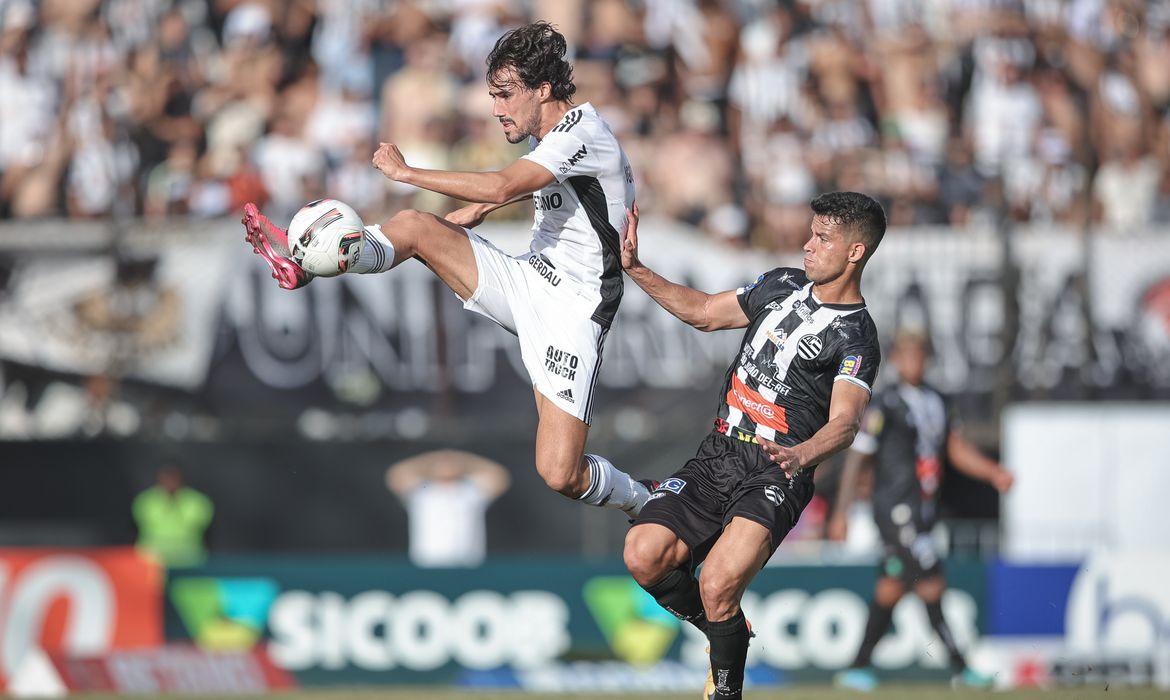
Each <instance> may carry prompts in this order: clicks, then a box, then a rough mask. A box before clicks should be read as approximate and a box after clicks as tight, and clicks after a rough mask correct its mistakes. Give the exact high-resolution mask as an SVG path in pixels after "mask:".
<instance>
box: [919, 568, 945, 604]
mask: <svg viewBox="0 0 1170 700" xmlns="http://www.w3.org/2000/svg"><path fill="white" fill-rule="evenodd" d="M946 589H947V580H946V578H945V577H944V576H943V575H942V572H941V571H936V572H933V573H929V574H923V576H922V577H921V578H919V579H918V580H917V581H915V582H914V594H915V595H917V596H918V597H919V598H920V599H921V600H922V602H923V603H936V602H938V601H940V600H942V595H943V591H945V590H946Z"/></svg>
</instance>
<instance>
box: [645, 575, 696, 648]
mask: <svg viewBox="0 0 1170 700" xmlns="http://www.w3.org/2000/svg"><path fill="white" fill-rule="evenodd" d="M643 588H645V589H646V592H647V593H649V594H650V595H652V596H654V600H657V601H658V604H659V605H661V606H662V607H663V608H664V609H665V610H666V611H667V612H669V613H670V614H671V615H674V616H675V617H677V618H678V619H680V620H682V621H684V622H689V623H691V624H692V625H694V626H695V627H698V628H699V631H701V632H706V631H707V614H706V613H705V612H704V611H703V600H702V598H700V597H699V582H698V581H696V580H695V577H694V576H693V575H691V569H690V567H688V566H681V567H679V568H677V569H675V570H674V571H671V572H670V573H669V574H667V575H666V576H665V577H664V578H663V579H662V580H661V581H659V582H658V583H655V584H652V585H649V586H643Z"/></svg>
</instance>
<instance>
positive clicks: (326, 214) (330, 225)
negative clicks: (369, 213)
mask: <svg viewBox="0 0 1170 700" xmlns="http://www.w3.org/2000/svg"><path fill="white" fill-rule="evenodd" d="M364 230H365V224H363V223H362V218H361V217H360V216H358V215H357V212H356V211H354V210H353V207H351V206H349V205H348V204H345V203H344V202H339V201H337V200H336V199H318V200H317V201H315V202H309V203H308V204H306V205H305V206H303V207H301V210H300V211H298V212H297V213H296V216H294V217H293V220H292V223H291V224H289V225H288V248H289V252H290V253H291V256H292V259H293V261H294V262H296V264H298V265H300V266H301V268H302V269H304V270H305V271H306V272H308V273H310V274H313V275H316V276H317V277H336V276H337V275H340V274H341V273H343V272H345V271H346V270H348V269H349V266H350V265H352V264H354V263H355V262H357V259H358V256H359V255H361V252H362V233H363V232H364Z"/></svg>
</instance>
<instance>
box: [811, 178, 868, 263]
mask: <svg viewBox="0 0 1170 700" xmlns="http://www.w3.org/2000/svg"><path fill="white" fill-rule="evenodd" d="M809 206H811V207H812V210H813V214H816V215H817V216H820V217H822V218H825V219H828V220H829V221H830V222H832V223H834V224H836V225H838V226H841V227H842V228H848V229H851V230H852V231H853V232H854V233H856V234H857V236H858V237H859V238H860V239H861V242H862V243H864V244H865V258H864V259H863V260H862V262H865V261H866V260H869V256H871V255H873V252H874V251H875V250H877V247H878V244H879V243H881V242H882V236H884V235H885V234H886V211H885V210H884V209H882V205H881V204H880V203H878V201H877V200H876V199H874V198H873V197H870V196H869V195H866V194H862V193H860V192H826V193H825V194H822V195H818V196H817V197H816V198H814V199H813V201H812V202H810V203H809Z"/></svg>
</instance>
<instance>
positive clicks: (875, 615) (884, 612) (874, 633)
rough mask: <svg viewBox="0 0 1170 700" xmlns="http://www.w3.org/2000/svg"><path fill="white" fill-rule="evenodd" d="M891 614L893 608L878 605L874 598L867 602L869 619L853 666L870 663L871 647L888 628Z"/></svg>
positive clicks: (892, 614) (880, 639) (857, 666)
mask: <svg viewBox="0 0 1170 700" xmlns="http://www.w3.org/2000/svg"><path fill="white" fill-rule="evenodd" d="M893 616H894V609H893V608H887V607H885V606H882V605H878V602H877V601H876V600H875V601H873V602H872V603H870V604H869V621H867V622H866V623H865V636H864V637H863V638H862V640H861V648H860V649H858V650H857V658H856V659H854V660H853V668H865V667H866V666H869V665H870V662H871V659H872V657H873V648H874V647H876V646H877V643H878V642H880V641H882V637H884V636H886V632H888V631H889V630H890V619H891V618H892V617H893Z"/></svg>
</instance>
